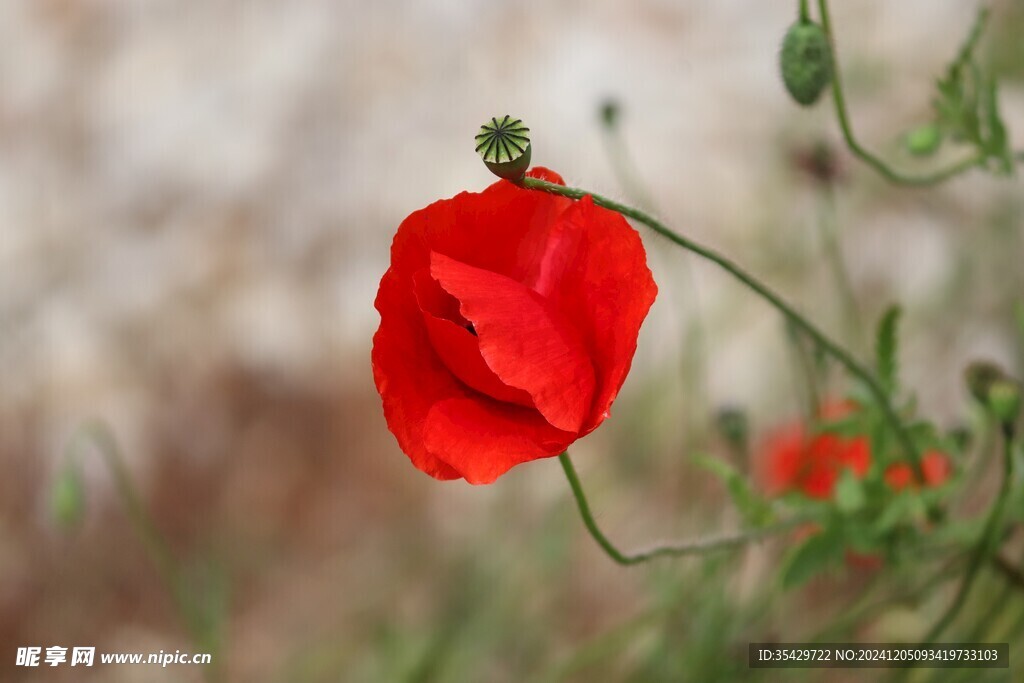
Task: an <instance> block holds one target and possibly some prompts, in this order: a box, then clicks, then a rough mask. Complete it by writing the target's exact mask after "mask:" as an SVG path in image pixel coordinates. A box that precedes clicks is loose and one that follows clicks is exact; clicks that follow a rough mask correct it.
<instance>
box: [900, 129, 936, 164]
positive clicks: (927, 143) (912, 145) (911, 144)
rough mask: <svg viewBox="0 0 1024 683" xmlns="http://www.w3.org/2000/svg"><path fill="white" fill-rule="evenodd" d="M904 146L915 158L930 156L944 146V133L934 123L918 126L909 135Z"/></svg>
mask: <svg viewBox="0 0 1024 683" xmlns="http://www.w3.org/2000/svg"><path fill="white" fill-rule="evenodd" d="M904 144H905V145H906V146H907V151H908V152H910V153H911V154H913V155H914V156H919V157H926V156H930V155H932V154H934V153H935V150H937V149H938V148H939V145H940V144H942V131H941V130H940V129H939V127H938V126H936V125H935V124H934V123H927V124H925V125H923V126H918V127H917V128H915V129H914V130H912V131H910V132H909V133H907V137H906V138H905V139H904Z"/></svg>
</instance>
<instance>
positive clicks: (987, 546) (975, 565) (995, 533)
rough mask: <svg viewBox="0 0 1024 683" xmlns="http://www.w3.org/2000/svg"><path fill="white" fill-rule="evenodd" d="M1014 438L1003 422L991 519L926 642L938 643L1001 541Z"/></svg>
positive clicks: (989, 515)
mask: <svg viewBox="0 0 1024 683" xmlns="http://www.w3.org/2000/svg"><path fill="white" fill-rule="evenodd" d="M1013 437H1014V430H1013V427H1012V425H1003V480H1002V483H1001V484H1000V486H999V494H998V495H997V496H996V500H995V502H994V503H993V504H992V508H991V509H990V510H989V513H988V519H986V520H985V528H984V529H982V532H981V536H980V538H979V539H978V543H977V545H976V546H975V548H974V553H973V554H972V555H971V560H970V564H968V565H967V573H966V574H964V580H963V582H962V583H961V584H960V589H959V590H958V591H957V593H956V597H954V598H953V602H952V603H951V604H950V606H949V607H948V608H947V609H946V612H945V613H944V614H943V615H942V617H941V618H940V619H939V620H938V621H937V622H936V623H935V626H933V627H932V629H931V631H929V632H928V635H927V636H926V637H925V642H928V643H933V642H935V641H936V640H937V639H938V638H939V636H940V635H942V632H943V631H945V630H946V627H947V626H949V625H950V624H951V623H952V622H953V620H954V619H955V618H956V615H957V614H959V612H960V609H961V608H962V607H963V606H964V603H965V602H966V601H967V596H968V595H969V594H970V592H971V588H972V587H973V585H974V580H975V579H976V578H977V577H978V570H979V569H981V566H982V565H983V564H985V561H986V560H987V559H988V557H989V556H990V555H991V554H992V553H993V552H994V551H995V549H996V548H995V546H996V545H997V544H998V542H999V538H1000V531H1001V530H1002V526H1003V511H1004V510H1005V508H1006V501H1007V499H1008V498H1009V495H1010V487H1011V484H1012V483H1013Z"/></svg>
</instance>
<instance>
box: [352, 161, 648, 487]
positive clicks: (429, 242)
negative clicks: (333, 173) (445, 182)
mask: <svg viewBox="0 0 1024 683" xmlns="http://www.w3.org/2000/svg"><path fill="white" fill-rule="evenodd" d="M529 175H530V176H532V177H535V178H542V179H545V180H548V181H550V182H556V183H561V182H562V179H561V178H560V177H559V176H558V174H556V173H552V172H551V171H548V170H547V169H543V168H535V169H534V170H532V171H530V173H529ZM656 294H657V287H656V286H655V284H654V280H653V278H652V277H651V272H650V270H649V269H648V267H647V256H646V253H645V252H644V248H643V244H642V243H641V242H640V236H639V235H638V234H637V233H636V231H635V230H633V228H631V227H630V226H629V224H628V223H626V221H625V219H623V217H622V216H621V215H619V214H617V213H615V212H613V211H609V210H607V209H603V208H601V207H599V206H596V205H595V204H594V202H593V200H592V199H591V198H590V197H584V198H583V199H581V200H580V201H578V202H574V201H571V200H569V199H566V198H564V197H559V196H555V195H551V194H546V193H543V192H537V191H531V190H527V189H524V188H522V187H519V186H517V185H515V184H514V183H511V182H509V181H506V180H500V181H498V182H496V183H494V184H493V185H491V186H490V187H488V188H487V189H486V190H484V191H483V192H480V193H470V192H463V193H462V194H459V195H458V196H456V197H454V198H452V199H445V200H441V201H438V202H435V203H433V204H431V205H430V206H428V207H426V208H424V209H421V210H419V211H416V212H414V213H412V214H411V215H410V216H409V217H408V218H406V219H405V220H404V221H402V224H401V225H400V226H399V228H398V233H397V234H396V235H395V239H394V242H393V243H392V246H391V267H390V268H389V269H388V271H387V272H386V273H385V274H384V277H383V279H381V282H380V289H379V290H378V293H377V300H376V302H375V305H376V308H377V310H378V311H379V312H380V327H379V328H378V330H377V333H376V335H375V336H374V338H373V353H372V365H373V377H374V381H375V383H376V385H377V390H378V391H379V392H380V395H381V398H382V400H383V403H384V416H385V418H386V419H387V423H388V427H389V428H390V429H391V431H392V433H393V434H394V435H395V437H396V438H397V440H398V444H399V446H400V447H401V448H402V450H403V451H404V452H405V454H406V455H408V456H409V459H410V460H411V461H412V463H413V464H414V465H415V466H416V467H418V468H419V469H421V470H423V471H424V472H426V473H427V474H430V475H431V476H433V477H436V478H438V479H456V478H459V477H462V478H464V479H466V481H468V482H470V483H473V484H485V483H489V482H492V481H494V480H495V479H496V478H497V477H499V476H501V475H502V474H504V473H505V472H506V471H508V470H509V469H510V468H511V467H513V466H515V465H518V464H519V463H522V462H527V461H530V460H535V459H537V458H544V457H550V456H553V455H557V454H558V453H560V452H562V451H563V450H565V449H566V447H568V446H569V444H571V443H572V442H574V441H575V440H576V439H578V438H580V437H581V436H583V435H585V434H587V433H589V432H591V431H592V430H594V429H595V428H597V426H598V425H600V424H601V422H602V421H603V420H604V419H605V418H606V417H608V414H609V409H610V407H611V404H612V401H614V400H615V397H616V395H617V394H618V392H619V389H620V387H621V386H622V382H623V381H624V380H625V378H626V374H627V373H628V372H629V367H630V364H631V363H632V360H633V354H634V353H635V351H636V343H637V335H638V333H639V331H640V325H641V323H642V322H643V320H644V318H645V317H646V315H647V311H648V309H650V307H651V304H652V303H653V302H654V298H655V295H656Z"/></svg>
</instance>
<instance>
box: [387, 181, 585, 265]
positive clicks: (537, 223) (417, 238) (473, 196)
mask: <svg viewBox="0 0 1024 683" xmlns="http://www.w3.org/2000/svg"><path fill="white" fill-rule="evenodd" d="M535 171H538V172H540V171H543V173H544V174H550V175H547V176H546V177H545V179H547V180H551V179H552V178H557V180H561V178H559V177H558V176H557V174H554V173H551V172H550V171H547V170H546V169H535ZM531 173H532V172H531ZM552 182H555V181H554V180H552ZM572 204H573V202H572V200H571V199H566V198H565V197H559V196H556V195H552V194H548V193H546V192H539V191H536V190H527V189H525V188H522V187H519V186H518V185H516V184H514V183H511V182H509V181H507V180H499V181H498V182H496V183H494V184H493V185H491V186H490V187H488V188H487V189H486V190H484V191H483V192H480V193H475V192H463V193H461V194H459V195H456V196H455V197H453V198H452V199H443V200H441V201H437V202H434V203H433V204H431V205H430V206H427V207H426V208H424V209H420V210H419V211H415V212H413V213H412V214H410V215H409V216H408V217H407V218H406V219H405V220H404V221H402V224H401V225H400V226H399V228H398V233H397V234H396V235H395V239H394V242H393V243H392V246H391V265H392V268H393V269H394V270H396V271H398V272H399V273H402V274H404V275H407V276H409V277H411V276H412V274H413V273H415V272H416V271H418V270H420V269H422V268H427V267H429V265H430V252H431V250H433V251H438V252H440V253H442V254H446V255H447V256H450V257H451V258H453V259H455V260H456V261H461V262H462V263H466V264H469V265H471V266H476V267H477V268H482V269H483V270H488V271H491V272H494V273H500V274H502V275H506V276H508V277H510V278H512V279H513V280H517V281H519V282H522V281H524V279H525V275H526V272H527V271H528V269H529V268H530V266H531V264H532V263H533V262H534V261H535V260H536V255H537V254H540V253H542V252H543V249H544V245H545V243H546V241H547V236H548V231H549V229H550V227H551V225H552V224H553V223H554V222H555V220H557V218H558V217H559V216H560V215H561V214H562V213H563V212H564V211H565V210H566V209H567V208H568V207H569V206H571V205H572Z"/></svg>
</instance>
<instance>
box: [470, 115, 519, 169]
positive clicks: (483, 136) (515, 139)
mask: <svg viewBox="0 0 1024 683" xmlns="http://www.w3.org/2000/svg"><path fill="white" fill-rule="evenodd" d="M529 132H530V129H529V128H527V127H526V126H524V125H523V121H522V119H513V118H512V117H511V116H509V115H508V114H505V116H504V117H503V118H502V119H501V120H500V121H499V119H498V118H497V117H494V118H492V119H491V120H490V121H488V122H487V123H485V124H484V125H482V126H480V132H479V133H477V135H476V151H477V153H478V154H479V155H480V157H481V158H482V159H483V160H484V164H485V165H486V166H487V168H489V169H490V170H491V173H493V174H494V175H496V176H498V177H499V178H505V179H506V180H513V181H517V180H521V179H522V177H523V176H524V175H526V171H527V170H528V169H529V168H530V137H529V135H528V133H529Z"/></svg>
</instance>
